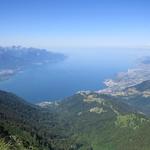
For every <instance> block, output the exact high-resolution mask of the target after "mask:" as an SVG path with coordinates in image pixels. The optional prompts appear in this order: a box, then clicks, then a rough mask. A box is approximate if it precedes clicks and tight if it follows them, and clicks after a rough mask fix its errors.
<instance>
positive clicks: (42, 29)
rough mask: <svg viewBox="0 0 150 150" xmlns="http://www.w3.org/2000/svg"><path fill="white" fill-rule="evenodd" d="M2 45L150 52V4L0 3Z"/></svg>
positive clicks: (103, 0) (105, 0)
mask: <svg viewBox="0 0 150 150" xmlns="http://www.w3.org/2000/svg"><path fill="white" fill-rule="evenodd" d="M0 45H1V46H10V45H22V46H27V47H28V46H32V47H43V48H76V47H79V48H82V47H84V48H86V47H88V48H89V47H150V0H0Z"/></svg>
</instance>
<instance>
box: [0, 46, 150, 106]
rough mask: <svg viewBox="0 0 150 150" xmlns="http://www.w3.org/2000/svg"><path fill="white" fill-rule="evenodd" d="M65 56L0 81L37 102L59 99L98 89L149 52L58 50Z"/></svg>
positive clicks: (140, 50)
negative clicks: (65, 56)
mask: <svg viewBox="0 0 150 150" xmlns="http://www.w3.org/2000/svg"><path fill="white" fill-rule="evenodd" d="M55 51H58V52H63V53H64V54H65V55H67V56H68V57H67V59H66V60H65V61H62V62H58V63H56V64H48V65H44V66H39V67H32V68H28V69H26V70H24V71H23V72H20V73H18V74H17V75H15V76H13V77H11V78H10V79H9V80H6V81H2V82H1V83H0V89H2V90H6V91H11V92H14V93H16V94H17V95H19V96H21V97H23V98H25V99H26V100H28V101H30V102H33V103H36V102H39V101H43V100H58V99H63V98H64V97H67V96H70V95H72V94H74V93H76V92H77V91H80V90H92V91H95V90H99V89H101V88H104V87H105V86H104V84H103V81H104V80H105V79H108V78H115V76H116V75H117V73H118V72H121V71H127V70H128V69H129V68H132V67H134V66H135V65H136V61H137V59H138V58H140V57H143V56H147V55H149V53H150V52H149V50H148V49H125V48H124V49H121V48H120V49H119V48H116V49H115V48H101V49H95V48H93V49H91V48H88V49H85V48H84V49H68V50H65V49H57V50H55Z"/></svg>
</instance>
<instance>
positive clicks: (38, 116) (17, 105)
mask: <svg viewBox="0 0 150 150" xmlns="http://www.w3.org/2000/svg"><path fill="white" fill-rule="evenodd" d="M48 105H49V107H48V106H47V107H44V108H40V107H38V106H35V105H31V104H29V103H27V102H25V101H24V100H22V99H21V98H19V97H17V96H16V95H14V94H12V93H7V92H4V91H0V146H3V147H6V150H7V149H8V150H29V149H32V150H120V149H121V150H149V148H150V138H149V137H150V132H149V131H150V121H149V119H147V118H146V117H144V116H143V115H141V114H137V113H136V112H135V110H134V109H132V107H129V106H128V105H127V104H124V103H122V102H120V101H119V100H118V99H116V98H114V97H112V96H107V95H102V94H97V93H91V92H80V93H77V94H75V95H73V96H71V97H68V98H66V99H64V100H62V101H61V102H57V103H48ZM9 143H10V144H9Z"/></svg>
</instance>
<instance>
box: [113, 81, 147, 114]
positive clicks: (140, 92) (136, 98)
mask: <svg viewBox="0 0 150 150" xmlns="http://www.w3.org/2000/svg"><path fill="white" fill-rule="evenodd" d="M113 96H115V97H116V98H118V99H119V100H120V101H122V102H124V103H127V104H129V105H130V106H132V107H134V108H135V109H137V110H138V111H140V112H142V113H144V114H146V115H148V116H149V115H150V81H149V80H148V81H144V82H142V83H140V84H137V85H135V86H131V87H128V88H126V89H125V90H123V91H121V92H117V93H116V94H115V95H113Z"/></svg>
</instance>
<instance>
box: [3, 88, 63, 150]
mask: <svg viewBox="0 0 150 150" xmlns="http://www.w3.org/2000/svg"><path fill="white" fill-rule="evenodd" d="M62 127H63V123H62V124H61V123H60V121H59V116H58V115H57V114H56V113H53V112H52V111H48V112H47V111H45V110H43V109H41V108H38V107H37V106H34V105H31V104H29V103H27V102H25V101H24V100H22V99H21V98H19V97H17V96H16V95H14V94H12V93H8V92H4V91H0V129H1V130H0V135H2V136H0V137H1V138H2V139H3V140H4V141H7V143H11V144H12V145H14V147H13V148H11V149H17V150H20V149H35V150H36V149H37V150H46V149H51V150H53V148H52V147H53V146H52V145H53V143H54V144H55V141H57V140H59V139H62V138H64V136H65V134H63V133H62V132H63V130H62ZM5 133H7V134H5ZM8 137H9V138H8Z"/></svg>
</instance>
